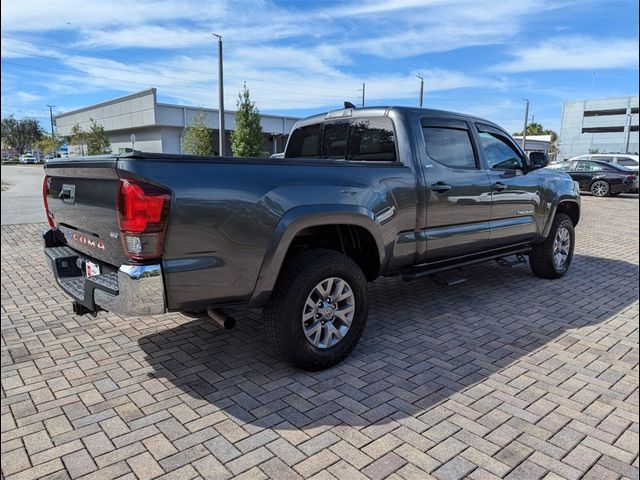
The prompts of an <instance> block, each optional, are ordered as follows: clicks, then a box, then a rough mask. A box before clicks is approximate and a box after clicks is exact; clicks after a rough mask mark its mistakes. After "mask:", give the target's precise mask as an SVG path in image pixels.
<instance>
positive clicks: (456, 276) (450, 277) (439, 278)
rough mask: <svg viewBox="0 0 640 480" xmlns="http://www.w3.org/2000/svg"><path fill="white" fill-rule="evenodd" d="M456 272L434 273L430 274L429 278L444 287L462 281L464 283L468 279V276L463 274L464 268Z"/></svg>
mask: <svg viewBox="0 0 640 480" xmlns="http://www.w3.org/2000/svg"><path fill="white" fill-rule="evenodd" d="M457 270H458V271H457V272H456V273H449V272H443V273H432V274H431V275H429V279H430V280H431V281H432V282H433V283H435V284H437V285H442V286H443V287H451V286H453V285H458V284H460V283H464V282H466V281H467V277H465V276H464V275H463V274H462V269H461V268H458V269H457Z"/></svg>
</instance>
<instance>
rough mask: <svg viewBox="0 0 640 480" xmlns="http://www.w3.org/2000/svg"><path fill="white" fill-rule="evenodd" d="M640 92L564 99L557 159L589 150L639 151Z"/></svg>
mask: <svg viewBox="0 0 640 480" xmlns="http://www.w3.org/2000/svg"><path fill="white" fill-rule="evenodd" d="M638 144H639V141H638V96H637V95H636V96H631V97H616V98H604V99H598V100H578V101H573V102H565V103H564V105H563V107H562V124H561V126H560V137H559V140H558V159H565V158H571V157H575V156H577V155H584V154H587V153H637V152H638V150H640V146H639V145H638Z"/></svg>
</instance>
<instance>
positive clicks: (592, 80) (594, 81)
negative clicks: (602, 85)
mask: <svg viewBox="0 0 640 480" xmlns="http://www.w3.org/2000/svg"><path fill="white" fill-rule="evenodd" d="M592 73H593V74H592V75H591V91H590V92H589V100H591V99H592V98H593V85H594V84H595V83H596V72H592Z"/></svg>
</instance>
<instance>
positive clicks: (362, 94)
mask: <svg viewBox="0 0 640 480" xmlns="http://www.w3.org/2000/svg"><path fill="white" fill-rule="evenodd" d="M362 107H363V108H364V82H362Z"/></svg>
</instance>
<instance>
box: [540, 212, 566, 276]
mask: <svg viewBox="0 0 640 480" xmlns="http://www.w3.org/2000/svg"><path fill="white" fill-rule="evenodd" d="M574 247H575V232H574V229H573V222H572V221H571V218H570V217H569V216H568V215H566V214H564V213H558V214H557V215H556V216H555V218H554V219H553V224H552V225H551V230H550V231H549V236H548V237H547V239H546V240H545V241H544V242H542V243H540V244H538V245H534V247H533V249H532V250H531V253H530V254H529V265H530V266H531V270H532V271H533V273H534V274H535V275H537V276H538V277H540V278H551V279H553V278H560V277H562V276H563V275H564V274H565V273H567V270H569V265H571V260H572V259H573V250H574Z"/></svg>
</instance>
